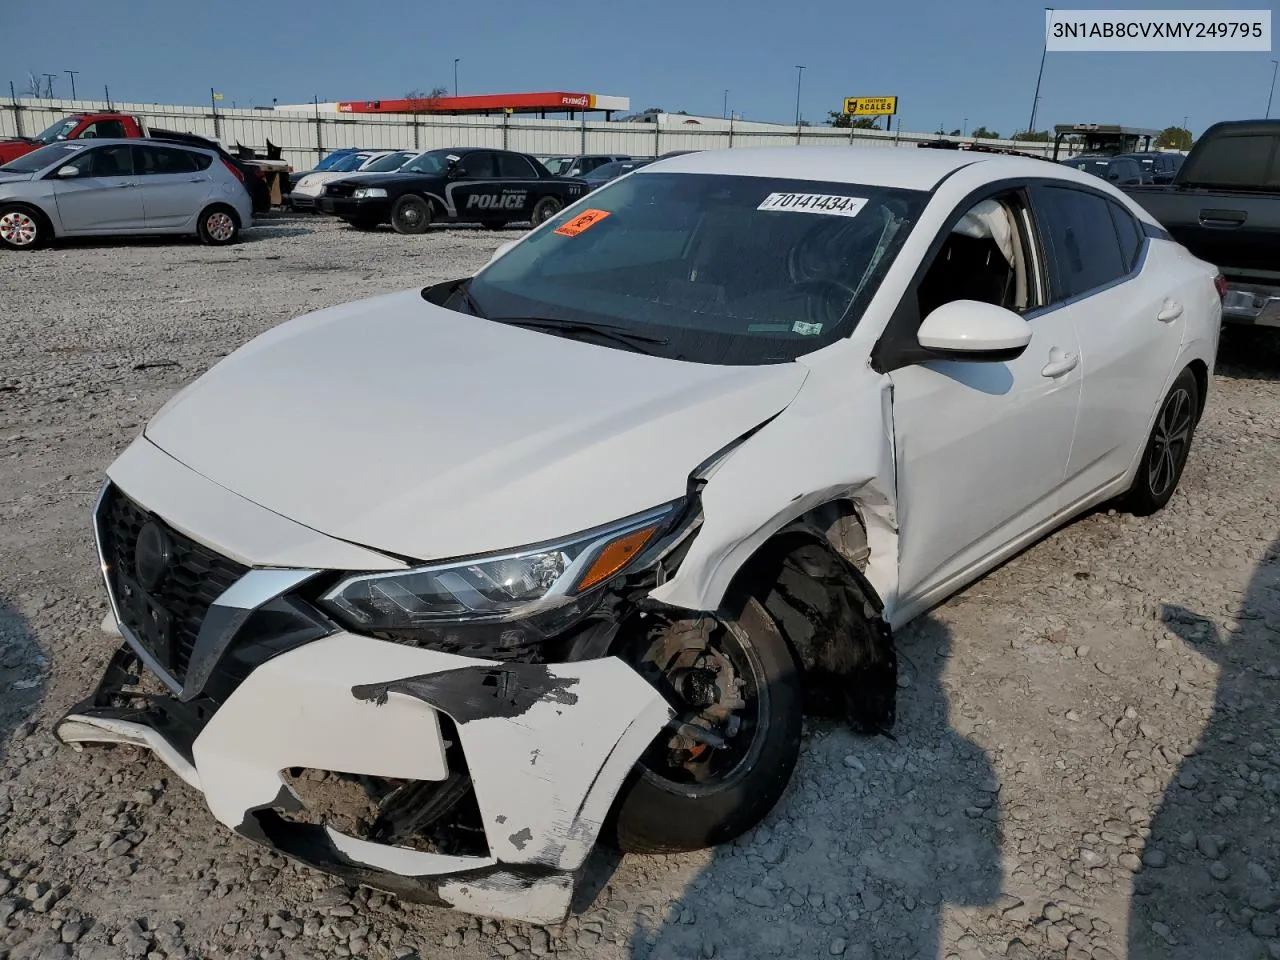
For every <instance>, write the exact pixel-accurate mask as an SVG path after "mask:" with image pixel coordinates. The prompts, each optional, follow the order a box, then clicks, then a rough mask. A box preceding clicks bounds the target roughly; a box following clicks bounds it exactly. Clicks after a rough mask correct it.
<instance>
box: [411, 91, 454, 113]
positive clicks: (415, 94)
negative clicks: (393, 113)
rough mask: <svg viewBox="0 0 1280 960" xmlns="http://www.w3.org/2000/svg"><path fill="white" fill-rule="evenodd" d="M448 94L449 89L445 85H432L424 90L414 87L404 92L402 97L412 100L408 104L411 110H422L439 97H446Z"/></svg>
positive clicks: (432, 104)
mask: <svg viewBox="0 0 1280 960" xmlns="http://www.w3.org/2000/svg"><path fill="white" fill-rule="evenodd" d="M448 95H449V89H448V88H447V87H432V88H431V89H430V90H426V91H423V90H419V89H416V88H415V89H413V90H410V91H409V92H408V93H406V94H405V95H404V98H405V99H406V100H411V101H413V102H412V103H411V104H410V105H409V108H410V109H411V110H424V109H427V108H429V107H432V106H434V105H435V103H436V101H437V100H439V99H440V98H441V97H447V96H448Z"/></svg>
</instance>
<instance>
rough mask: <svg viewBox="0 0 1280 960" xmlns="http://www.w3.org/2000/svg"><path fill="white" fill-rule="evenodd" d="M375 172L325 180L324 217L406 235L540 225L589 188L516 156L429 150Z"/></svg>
mask: <svg viewBox="0 0 1280 960" xmlns="http://www.w3.org/2000/svg"><path fill="white" fill-rule="evenodd" d="M390 160H391V158H390V155H389V156H388V158H387V161H388V163H389V162H390ZM373 166H374V164H373V163H367V164H366V165H364V166H363V167H362V168H361V169H359V170H357V171H356V172H354V173H352V174H350V175H343V174H341V173H338V174H336V175H332V174H321V176H325V177H328V178H329V179H327V180H326V181H325V182H323V183H320V184H319V187H318V191H319V192H317V194H316V200H315V202H316V206H317V208H318V209H319V211H320V212H321V213H325V214H329V215H331V216H336V217H340V218H341V219H343V220H345V221H346V222H347V223H348V224H350V225H351V226H353V227H355V228H356V229H358V230H372V229H375V228H376V227H378V226H381V225H383V224H390V225H391V227H392V228H393V229H394V230H395V231H396V232H397V233H405V234H412V233H423V232H425V231H426V230H427V229H428V228H429V227H430V226H431V224H432V223H440V222H445V223H480V224H483V225H484V226H486V227H490V228H492V229H498V228H501V227H504V226H506V225H507V224H508V223H513V222H514V223H532V224H533V225H534V226H538V225H539V224H541V223H542V222H543V221H545V220H547V219H548V218H550V217H553V216H555V215H556V214H557V213H559V212H560V210H561V209H563V208H564V207H565V206H567V205H568V204H570V203H573V202H574V201H575V200H577V199H578V198H579V197H582V196H584V195H585V194H586V193H587V192H588V190H589V187H588V185H587V182H586V181H585V180H581V179H576V178H568V177H557V176H553V175H552V174H551V173H550V171H548V170H547V168H546V167H545V166H543V165H542V164H541V163H539V162H538V161H537V160H536V159H535V158H534V157H531V156H529V155H528V154H523V153H517V152H515V151H512V150H496V149H489V148H485V147H467V148H459V149H454V150H447V149H445V150H427V151H425V152H423V153H420V154H418V155H417V156H411V157H409V158H408V159H407V160H406V161H405V162H403V163H401V164H399V165H398V166H397V167H395V168H393V169H388V170H385V171H378V170H374V169H373ZM301 188H302V185H301V184H300V185H299V189H301ZM296 192H297V191H295V193H296Z"/></svg>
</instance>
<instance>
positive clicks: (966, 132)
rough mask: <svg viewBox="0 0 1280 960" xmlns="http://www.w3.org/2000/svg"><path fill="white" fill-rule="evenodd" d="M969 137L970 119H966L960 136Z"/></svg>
mask: <svg viewBox="0 0 1280 960" xmlns="http://www.w3.org/2000/svg"><path fill="white" fill-rule="evenodd" d="M968 135H969V118H968V117H965V118H964V129H962V130H961V131H960V136H962V137H967V136H968Z"/></svg>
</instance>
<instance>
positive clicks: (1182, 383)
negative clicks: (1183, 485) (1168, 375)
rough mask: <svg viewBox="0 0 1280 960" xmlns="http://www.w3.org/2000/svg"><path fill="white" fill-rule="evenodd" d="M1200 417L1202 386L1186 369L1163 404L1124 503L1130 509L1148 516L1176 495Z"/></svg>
mask: <svg viewBox="0 0 1280 960" xmlns="http://www.w3.org/2000/svg"><path fill="white" fill-rule="evenodd" d="M1199 419H1200V386H1199V384H1198V383H1196V378H1195V375H1194V374H1193V373H1192V372H1191V371H1190V370H1183V371H1182V373H1180V374H1178V379H1176V380H1174V381H1173V386H1172V387H1170V388H1169V393H1168V394H1167V395H1166V396H1165V398H1164V402H1163V403H1162V404H1160V412H1159V413H1157V414H1156V422H1155V425H1154V426H1152V428H1151V434H1150V435H1149V436H1148V437H1147V446H1146V448H1145V449H1144V450H1143V451H1142V460H1141V461H1140V462H1139V463H1138V473H1137V476H1135V477H1134V478H1133V486H1132V487H1130V488H1129V492H1128V493H1127V494H1125V497H1124V501H1123V506H1124V507H1125V509H1127V510H1128V511H1129V512H1130V513H1134V514H1137V515H1138V516H1149V515H1151V514H1153V513H1155V512H1156V511H1158V510H1160V509H1162V508H1163V507H1164V506H1165V504H1167V503H1168V502H1169V500H1170V498H1172V497H1173V492H1174V491H1175V490H1176V489H1178V481H1179V480H1180V479H1181V478H1182V470H1183V468H1184V467H1185V466H1186V465H1187V457H1188V456H1189V454H1190V453H1191V439H1192V436H1193V435H1194V434H1195V429H1196V424H1197V423H1198V422H1199Z"/></svg>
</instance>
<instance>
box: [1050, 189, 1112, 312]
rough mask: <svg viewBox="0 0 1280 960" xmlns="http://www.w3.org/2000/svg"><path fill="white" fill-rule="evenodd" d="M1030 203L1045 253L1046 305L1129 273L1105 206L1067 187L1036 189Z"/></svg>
mask: <svg viewBox="0 0 1280 960" xmlns="http://www.w3.org/2000/svg"><path fill="white" fill-rule="evenodd" d="M1032 203H1033V206H1034V208H1035V215H1036V220H1037V222H1038V223H1039V225H1040V232H1041V235H1042V236H1043V237H1044V239H1045V240H1046V242H1047V246H1048V248H1049V251H1050V254H1049V266H1050V270H1049V286H1050V293H1051V296H1050V301H1051V302H1055V303H1056V302H1060V301H1062V300H1066V299H1069V298H1071V297H1078V296H1080V295H1081V294H1084V293H1088V292H1089V291H1090V290H1095V289H1097V288H1098V287H1102V286H1105V285H1106V284H1108V283H1111V282H1113V281H1115V280H1118V279H1120V278H1121V277H1123V276H1124V275H1125V274H1127V273H1128V272H1129V266H1128V265H1127V263H1126V261H1125V258H1124V255H1123V254H1122V253H1121V250H1120V238H1119V237H1118V236H1117V234H1116V228H1115V225H1114V223H1113V221H1112V219H1111V213H1110V211H1109V210H1108V205H1109V201H1108V200H1106V199H1104V198H1102V197H1100V196H1098V195H1097V194H1095V193H1088V192H1086V191H1084V190H1077V189H1074V188H1072V187H1043V186H1042V187H1037V188H1035V190H1033V192H1032Z"/></svg>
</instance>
